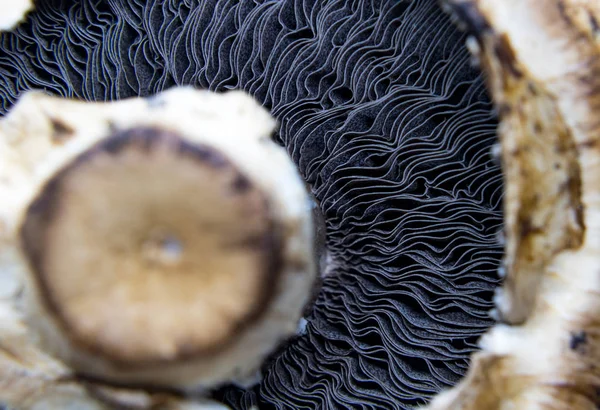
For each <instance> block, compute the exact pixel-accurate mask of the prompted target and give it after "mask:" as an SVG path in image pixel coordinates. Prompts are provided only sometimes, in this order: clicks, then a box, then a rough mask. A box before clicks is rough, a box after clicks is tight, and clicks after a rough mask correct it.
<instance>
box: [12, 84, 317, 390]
mask: <svg viewBox="0 0 600 410" xmlns="http://www.w3.org/2000/svg"><path fill="white" fill-rule="evenodd" d="M275 125H276V123H275V121H274V120H273V119H272V118H271V117H270V115H269V114H268V112H267V111H266V110H265V109H263V108H262V107H260V106H259V105H258V104H257V103H256V102H255V101H254V100H253V99H252V98H251V97H249V96H247V95H246V94H244V93H242V92H237V91H236V92H228V93H224V94H215V93H211V92H208V91H197V90H193V89H191V88H179V89H173V90H170V91H167V92H164V93H162V94H159V95H156V96H154V97H151V98H149V99H141V98H138V99H130V100H123V101H120V102H114V103H83V102H77V101H72V100H64V99H59V98H53V97H49V96H46V95H44V94H42V93H40V92H31V93H28V94H26V95H25V96H23V97H22V99H21V100H20V101H19V103H18V104H17V105H16V106H15V107H14V109H13V110H12V111H11V112H10V113H9V115H8V116H7V117H6V118H5V119H3V120H2V121H1V122H0V192H1V194H2V198H6V202H5V204H4V205H3V207H2V210H1V212H2V213H1V214H0V223H1V225H0V226H1V227H2V230H1V241H2V248H1V251H0V252H1V253H0V263H2V266H1V268H0V272H1V275H3V276H5V278H3V279H4V280H6V281H7V282H11V283H16V285H15V287H17V288H18V286H19V284H20V281H23V283H24V294H23V303H21V304H19V303H17V302H18V301H17V296H13V297H9V298H6V299H5V300H4V302H5V303H6V304H10V305H11V306H12V308H13V309H15V310H16V311H19V312H20V310H22V311H23V314H24V316H25V320H26V322H27V325H28V327H29V330H30V332H31V335H32V338H35V339H36V340H37V342H38V344H39V346H41V347H42V349H43V351H45V352H49V353H51V355H53V356H54V357H57V358H58V359H60V361H61V362H63V363H64V364H66V365H67V366H68V367H69V368H70V369H72V370H73V371H74V372H75V373H77V374H81V375H83V376H86V377H88V378H90V379H94V380H96V379H97V380H102V381H106V382H109V383H114V384H116V385H127V386H132V385H134V386H138V385H140V386H146V385H147V386H153V387H158V388H168V389H177V390H179V391H184V392H185V391H188V392H191V391H194V392H196V391H202V390H203V389H208V388H211V387H214V386H216V385H219V384H222V383H225V382H235V383H238V384H241V385H249V384H252V383H253V382H255V381H256V380H257V379H256V375H257V373H258V372H259V369H260V366H261V364H262V362H263V360H264V359H265V357H266V356H267V355H268V354H269V353H270V352H271V351H272V350H273V349H274V348H275V347H276V346H277V345H278V344H279V343H280V342H282V341H283V340H284V339H286V338H288V337H289V336H291V335H293V334H294V332H295V331H296V328H297V325H298V321H299V319H300V317H301V314H302V311H303V308H304V306H305V304H306V303H307V301H308V299H309V296H310V294H311V291H312V289H313V285H314V281H315V277H316V262H315V249H314V246H315V245H314V226H313V217H312V213H311V210H310V207H309V206H308V205H307V204H309V201H310V199H309V196H308V193H307V191H306V188H305V186H304V182H303V181H302V179H301V177H300V175H299V174H298V172H297V170H296V168H295V166H294V165H293V163H292V162H291V161H290V160H289V159H288V156H287V154H286V152H285V151H284V149H283V148H281V147H279V146H278V145H276V144H275V143H274V142H273V141H272V140H271V139H270V136H271V134H272V132H273V131H274V128H275ZM17 294H18V292H15V295H17ZM20 305H22V306H23V307H22V308H21V307H19V306H20ZM17 319H18V318H17V317H16V316H15V321H17Z"/></svg>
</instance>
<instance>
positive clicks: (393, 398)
mask: <svg viewBox="0 0 600 410" xmlns="http://www.w3.org/2000/svg"><path fill="white" fill-rule="evenodd" d="M465 37H466V36H465V35H463V34H461V33H460V32H459V30H458V29H456V27H454V26H453V25H452V24H451V21H450V18H449V17H448V16H446V15H445V14H444V13H443V12H442V10H441V9H440V8H439V6H438V4H437V1H436V0H412V1H397V0H383V1H373V2H372V1H365V0H357V1H346V0H322V1H289V0H283V1H270V2H253V1H246V0H242V1H232V2H230V1H202V2H182V1H176V0H167V1H164V2H156V1H147V2H145V1H119V2H97V1H91V0H78V1H74V2H68V1H63V2H56V1H53V2H46V1H43V2H38V4H37V5H36V12H35V13H32V14H31V15H30V16H29V18H28V20H27V23H26V24H23V25H21V26H20V27H19V28H18V29H17V30H15V31H13V32H10V33H4V34H3V35H2V41H1V42H0V54H1V55H2V58H0V73H1V76H2V80H1V81H0V96H1V97H2V98H0V110H1V111H2V112H6V111H7V110H8V109H9V108H10V107H11V106H13V104H14V103H15V102H16V101H17V100H18V98H19V97H20V96H21V95H22V94H23V93H24V92H25V90H28V89H32V88H38V89H43V90H45V91H46V92H47V93H51V94H53V95H60V96H69V97H76V98H80V99H84V100H96V101H103V100H107V99H111V100H112V99H123V98H126V97H131V96H137V95H141V96H148V95H151V94H154V93H157V92H159V91H161V90H163V89H165V88H169V87H172V86H174V85H176V84H189V85H193V86H194V87H197V88H206V89H210V90H217V91H225V90H228V89H231V88H238V89H242V90H245V91H247V92H248V93H249V94H251V95H252V96H253V97H254V98H255V99H256V100H257V101H258V102H259V103H260V104H261V105H263V106H264V107H265V108H266V109H268V110H269V111H270V113H271V115H273V116H274V117H275V118H277V120H278V122H279V124H280V126H279V127H278V128H277V130H276V133H275V140H276V141H277V142H278V143H279V144H281V145H282V146H284V147H285V149H286V151H287V152H288V153H289V155H290V157H291V158H292V160H293V161H294V163H295V165H296V166H297V168H298V170H299V172H300V174H301V176H302V178H303V179H304V180H305V181H306V182H307V184H308V185H309V186H310V189H311V191H312V193H313V194H314V196H315V197H316V202H317V203H318V204H319V207H320V209H321V210H322V212H323V215H324V217H325V221H326V225H327V248H328V250H329V252H328V257H327V259H326V260H327V266H326V269H325V270H326V272H327V273H328V275H327V277H326V278H324V279H323V288H322V291H321V292H320V293H319V294H318V297H317V299H316V301H315V303H314V305H313V306H312V307H310V308H309V309H307V312H306V316H305V318H306V321H307V326H306V332H305V334H304V335H302V336H300V337H297V338H292V339H291V340H289V341H288V342H286V343H284V344H283V345H282V346H281V348H279V349H277V350H276V351H275V352H274V354H273V355H272V356H271V357H270V358H269V359H267V360H266V361H265V363H264V366H263V373H264V378H263V380H262V382H261V384H260V386H257V387H256V388H251V389H240V388H239V387H236V386H231V385H228V386H223V387H222V388H219V389H218V390H216V391H215V392H213V393H211V395H212V397H215V398H217V399H219V400H222V401H224V402H225V403H227V404H228V405H230V406H231V407H232V408H239V409H244V410H247V409H248V408H250V407H251V406H253V405H261V407H263V406H262V405H263V404H264V407H266V408H269V407H275V408H294V409H298V408H325V409H345V408H348V407H349V406H350V407H353V406H356V407H360V406H362V407H363V408H365V409H381V408H385V409H388V408H389V409H405V408H408V407H413V406H416V405H418V404H421V403H423V402H424V401H425V400H426V399H428V398H429V397H431V396H432V395H433V394H435V392H437V391H438V390H439V389H440V388H442V387H444V386H450V385H452V384H453V383H455V382H456V381H457V380H458V379H459V378H460V377H461V376H462V375H463V374H464V373H465V372H466V369H467V365H468V362H467V360H468V358H469V355H470V353H471V352H472V351H473V349H475V345H476V340H477V338H478V337H479V336H480V335H481V334H482V333H483V332H484V331H485V330H487V329H488V328H489V326H491V325H492V323H493V320H492V319H491V318H490V317H489V316H488V311H489V310H490V309H491V308H492V307H493V302H492V295H493V289H494V288H495V286H496V284H497V283H499V278H497V275H496V270H497V266H498V264H499V261H500V258H501V257H502V248H501V246H500V244H498V243H497V237H498V235H497V230H498V229H499V228H500V227H501V224H502V211H501V198H502V184H501V181H502V175H501V172H500V168H499V167H498V166H497V164H496V163H495V161H494V160H493V159H492V158H491V157H490V156H489V151H490V149H491V146H492V144H493V143H494V142H495V141H496V132H495V131H496V125H497V123H496V119H495V115H494V113H493V110H492V108H493V107H492V104H491V102H490V99H489V97H488V96H487V94H486V91H485V87H484V83H483V80H482V78H481V75H480V72H479V70H478V69H476V68H474V67H471V61H470V56H469V53H468V50H467V48H466V47H465V46H464V40H465ZM349 403H351V404H349Z"/></svg>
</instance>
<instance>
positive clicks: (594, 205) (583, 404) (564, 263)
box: [426, 0, 600, 410]
mask: <svg viewBox="0 0 600 410" xmlns="http://www.w3.org/2000/svg"><path fill="white" fill-rule="evenodd" d="M448 5H449V8H450V10H451V11H452V12H454V13H455V14H456V15H457V17H458V18H459V19H461V20H462V21H463V23H464V24H465V25H466V27H467V28H468V29H469V30H470V31H471V34H472V35H473V36H475V37H474V38H475V39H476V41H477V44H478V48H479V49H480V50H481V51H480V55H479V59H480V61H481V64H482V67H483V69H484V71H485V72H486V73H487V75H488V85H489V88H490V90H491V91H492V94H493V96H494V101H495V103H496V105H497V106H498V109H499V112H500V116H501V126H500V128H499V134H500V135H499V137H500V141H501V148H502V162H503V166H504V174H505V184H506V195H505V199H504V202H505V214H506V217H505V219H506V223H505V226H506V256H505V265H506V270H507V276H506V280H505V283H504V285H503V288H502V289H503V290H502V292H500V293H499V294H498V297H497V304H498V310H499V312H500V317H501V318H504V319H505V321H506V322H507V323H500V324H497V325H496V326H494V327H493V328H492V329H490V331H489V332H487V333H486V334H485V335H484V337H483V338H482V339H481V342H480V344H481V348H482V351H481V352H478V353H476V354H474V355H473V358H472V361H471V366H470V369H469V372H468V374H467V375H466V377H465V378H464V380H463V381H461V383H460V384H459V385H458V386H456V387H454V388H453V389H450V390H448V391H446V392H444V393H441V394H440V395H439V396H437V397H436V398H435V399H434V400H433V402H432V403H431V404H430V405H429V406H428V407H426V408H427V409H429V410H469V409H472V410H493V409H509V408H510V409H528V410H529V409H531V410H533V409H540V410H541V409H547V410H550V409H552V410H559V409H564V410H567V409H568V410H579V409H593V408H597V406H598V403H600V397H599V396H598V383H599V380H600V370H599V368H598V361H599V360H600V356H599V352H600V336H599V335H600V331H599V324H598V320H597V317H598V314H599V313H600V299H599V295H600V280H599V276H598V275H599V272H600V249H599V248H598V247H599V244H598V237H599V232H598V231H596V230H597V229H599V227H598V212H599V211H598V209H599V208H598V186H599V184H598V178H600V168H599V167H600V162H599V159H600V153H599V152H598V147H599V146H600V136H599V135H598V124H597V123H598V116H599V114H600V110H599V108H598V103H597V100H598V97H597V95H596V92H597V90H598V89H600V88H599V87H600V76H599V75H598V73H600V63H599V61H600V42H599V37H598V34H599V32H600V31H599V28H598V24H597V22H598V21H600V20H599V19H600V7H599V6H598V4H597V3H594V2H582V1H578V0H552V1H547V2H545V3H544V6H543V7H540V3H539V2H537V1H534V0H507V1H503V2H496V1H491V0H474V1H468V0H453V1H450V2H448ZM524 40H526V41H524ZM511 324H512V326H511Z"/></svg>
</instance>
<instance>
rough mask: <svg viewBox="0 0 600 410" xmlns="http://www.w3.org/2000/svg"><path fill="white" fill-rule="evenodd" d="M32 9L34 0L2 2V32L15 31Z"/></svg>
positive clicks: (0, 1)
mask: <svg viewBox="0 0 600 410" xmlns="http://www.w3.org/2000/svg"><path fill="white" fill-rule="evenodd" d="M31 9H33V1H32V0H0V10H2V12H1V13H0V31H1V30H11V29H13V28H14V27H15V26H16V25H17V24H18V23H19V22H21V21H22V20H23V19H24V18H25V15H26V14H27V13H28V12H29V11H31Z"/></svg>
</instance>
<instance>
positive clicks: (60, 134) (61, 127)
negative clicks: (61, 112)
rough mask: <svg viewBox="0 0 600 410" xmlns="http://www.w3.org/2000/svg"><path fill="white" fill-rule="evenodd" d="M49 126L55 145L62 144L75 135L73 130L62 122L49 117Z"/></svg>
mask: <svg viewBox="0 0 600 410" xmlns="http://www.w3.org/2000/svg"><path fill="white" fill-rule="evenodd" d="M50 125H52V134H51V135H52V142H53V143H54V144H57V145H62V144H64V143H65V142H66V141H67V140H69V139H70V138H71V137H73V135H74V134H75V130H74V129H73V128H72V127H71V126H70V125H68V124H66V123H65V122H63V121H62V120H59V119H58V118H52V117H50Z"/></svg>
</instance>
